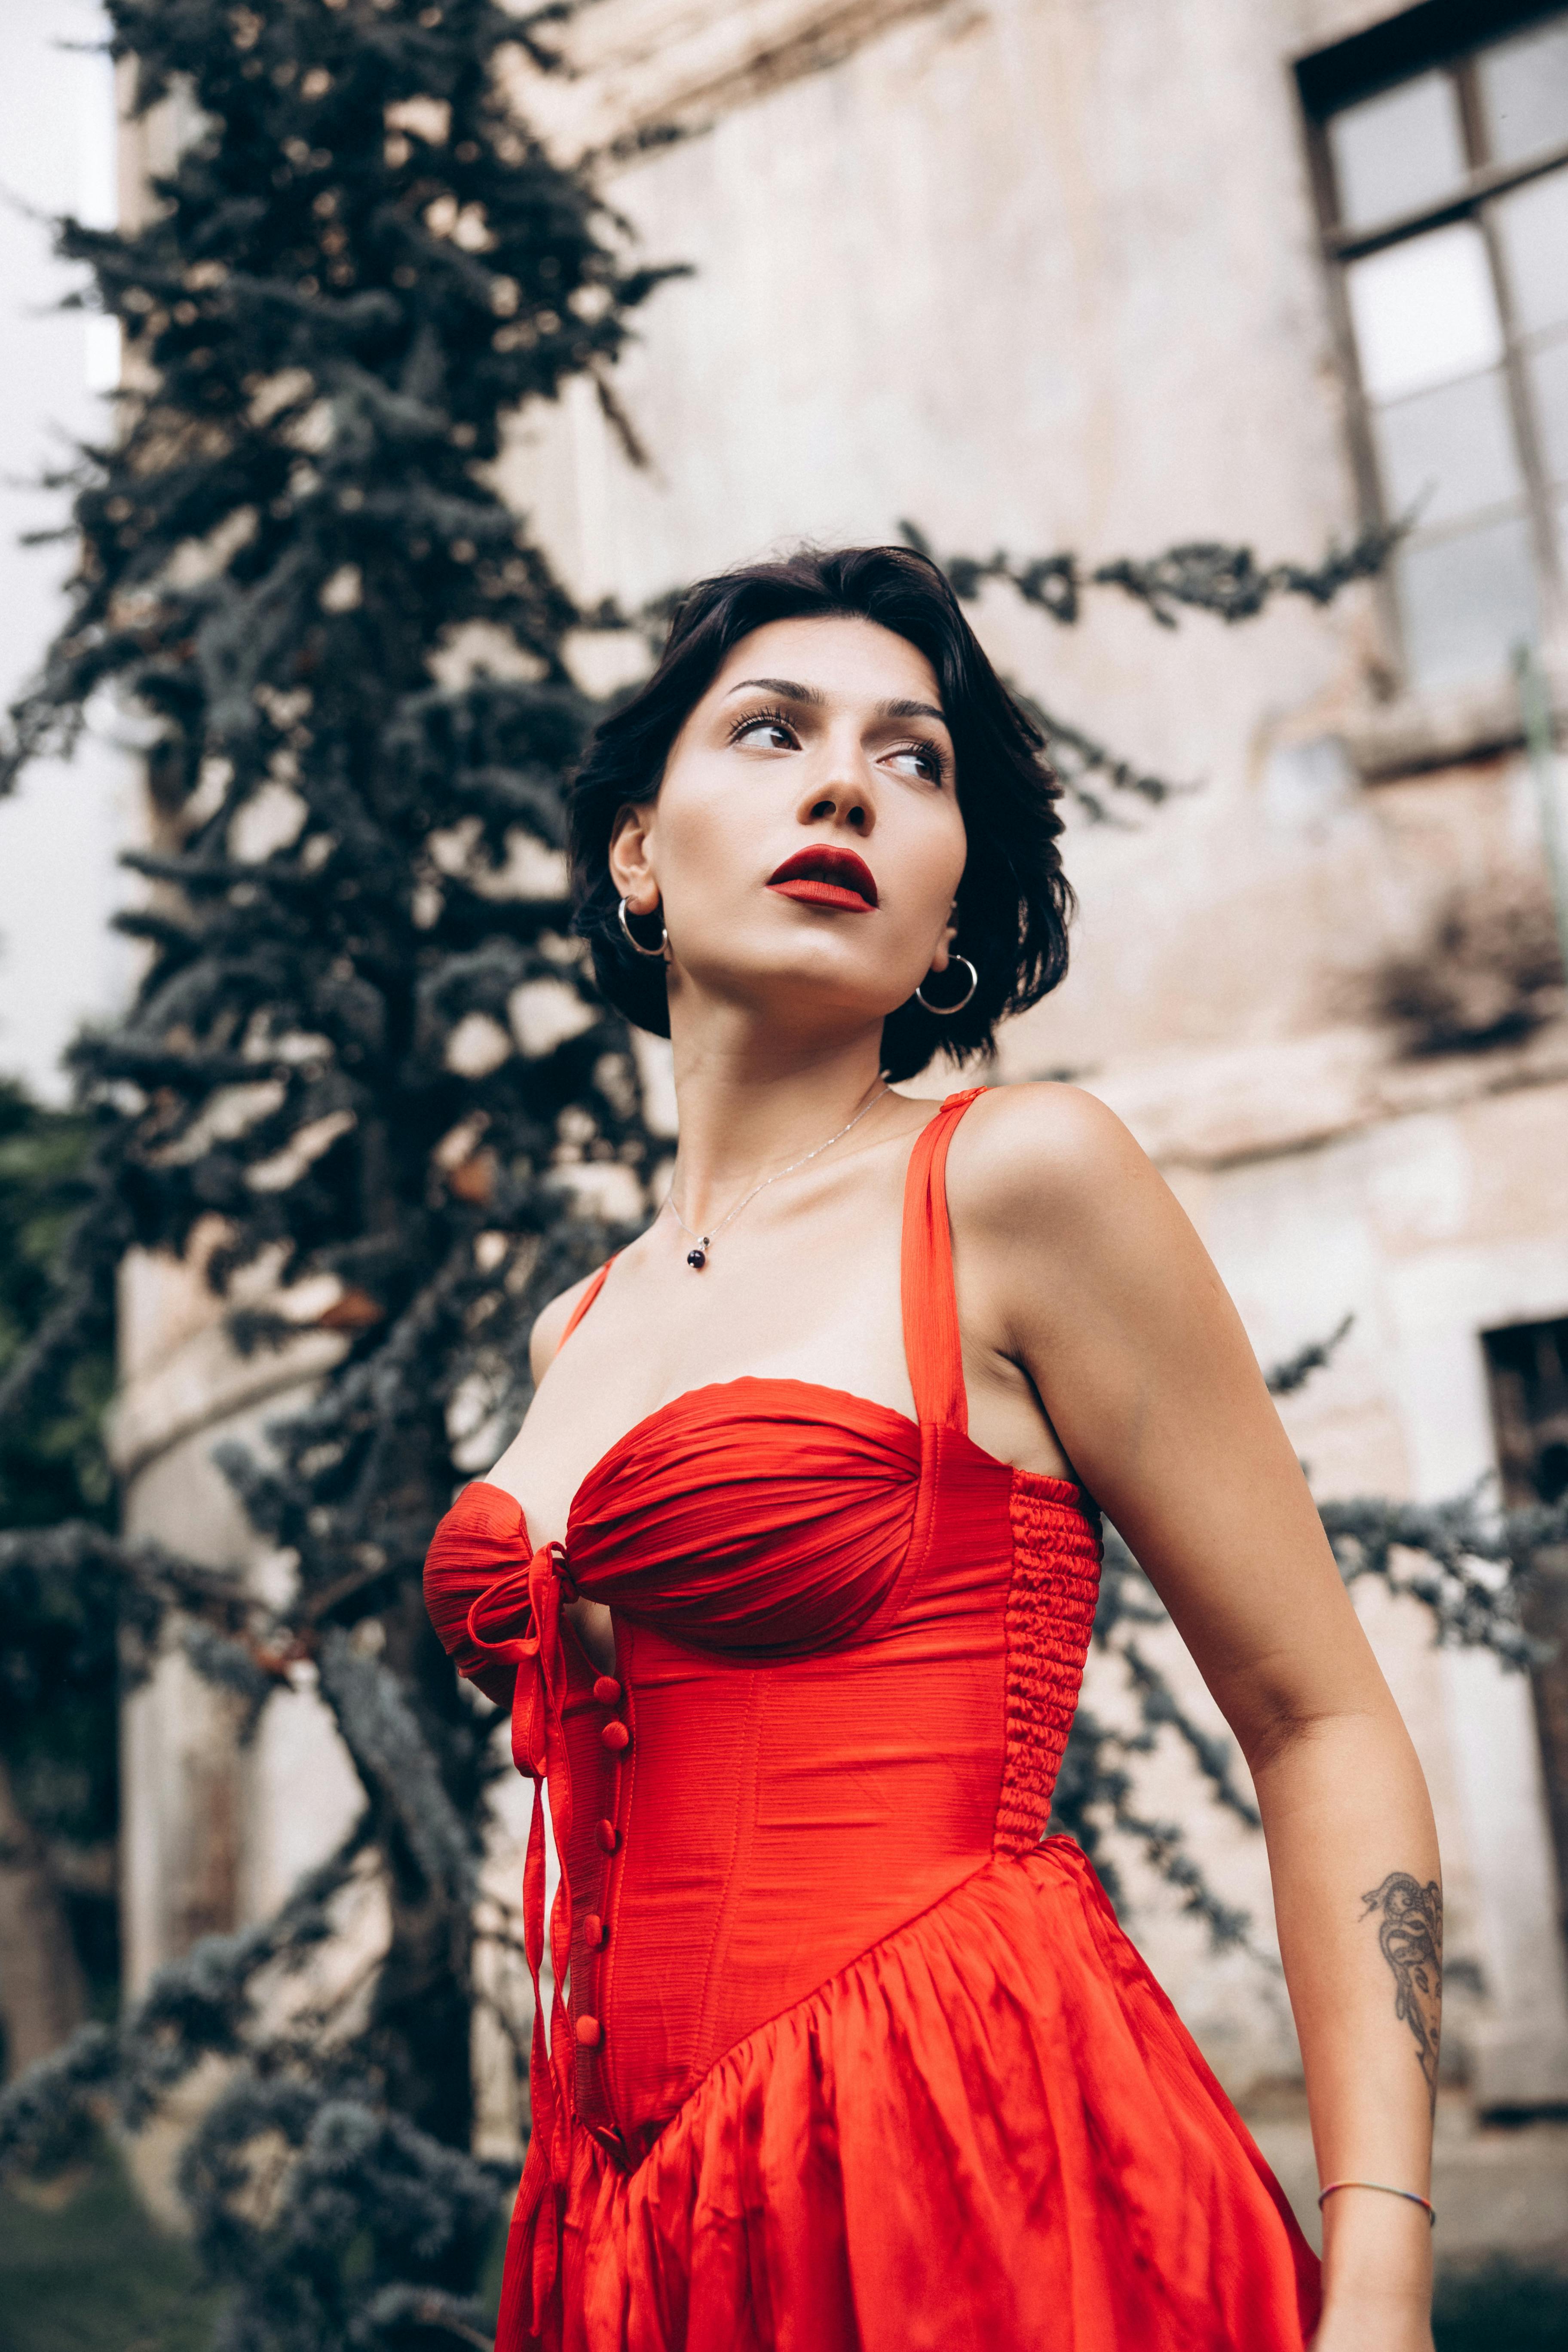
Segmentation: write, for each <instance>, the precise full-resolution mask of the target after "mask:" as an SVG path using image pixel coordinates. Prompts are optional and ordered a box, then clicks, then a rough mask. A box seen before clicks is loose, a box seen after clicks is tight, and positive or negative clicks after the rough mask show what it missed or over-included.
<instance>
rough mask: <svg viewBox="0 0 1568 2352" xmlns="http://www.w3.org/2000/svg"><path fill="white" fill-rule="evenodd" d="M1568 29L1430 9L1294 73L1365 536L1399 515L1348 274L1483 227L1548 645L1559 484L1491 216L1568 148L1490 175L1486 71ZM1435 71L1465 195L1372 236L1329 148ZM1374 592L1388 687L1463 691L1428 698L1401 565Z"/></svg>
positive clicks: (1565, 582) (1560, 609)
mask: <svg viewBox="0 0 1568 2352" xmlns="http://www.w3.org/2000/svg"><path fill="white" fill-rule="evenodd" d="M1558 18H1561V19H1562V20H1563V24H1564V26H1568V5H1565V0H1531V5H1522V6H1516V7H1514V8H1511V9H1510V8H1507V7H1501V8H1500V7H1499V6H1497V5H1496V0H1491V4H1490V5H1489V0H1425V5H1421V6H1418V7H1415V8H1410V9H1406V10H1405V11H1403V12H1402V13H1401V14H1400V15H1398V16H1393V17H1389V18H1386V19H1384V22H1383V23H1381V24H1379V25H1376V26H1373V27H1371V28H1370V30H1369V31H1367V32H1364V33H1361V34H1357V35H1355V36H1353V37H1352V38H1351V39H1349V40H1347V41H1342V42H1340V43H1338V44H1336V45H1335V46H1334V47H1332V48H1330V49H1325V50H1319V51H1317V52H1315V53H1314V54H1313V55H1311V56H1310V57H1308V58H1301V59H1300V60H1299V61H1298V63H1297V65H1296V68H1295V77H1296V84H1297V90H1298V94H1299V97H1300V105H1301V110H1302V116H1303V120H1304V122H1305V128H1306V138H1307V158H1308V165H1309V171H1310V179H1311V186H1312V195H1313V202H1314V205H1315V207H1316V211H1317V217H1318V232H1319V243H1320V250H1321V256H1322V260H1323V265H1324V274H1325V277H1326V278H1327V281H1328V289H1329V309H1330V315H1331V324H1332V329H1333V336H1334V341H1335V344H1336V347H1337V350H1338V354H1339V359H1340V364H1341V369H1342V379H1343V382H1344V385H1345V389H1346V395H1347V397H1346V422H1347V426H1348V431H1349V440H1350V453H1351V466H1352V475H1353V478H1354V481H1355V488H1356V498H1357V501H1358V504H1359V506H1360V509H1361V513H1362V519H1363V527H1365V528H1368V529H1372V530H1386V529H1388V528H1389V527H1390V525H1391V524H1392V523H1393V522H1394V520H1396V518H1395V517H1394V516H1393V515H1391V514H1390V513H1389V511H1388V505H1387V500H1386V499H1385V497H1384V488H1383V479H1382V470H1381V467H1380V466H1379V463H1378V457H1377V451H1376V446H1375V442H1374V439H1373V422H1372V415H1373V403H1372V402H1371V401H1370V400H1369V398H1368V396H1367V392H1366V387H1365V384H1364V383H1363V378H1362V371H1361V357H1360V352H1359V351H1358V348H1357V344H1356V338H1355V330H1354V325H1353V322H1352V318H1351V309H1350V297H1349V292H1348V289H1347V285H1346V270H1347V268H1348V267H1349V265H1350V264H1351V263H1352V262H1353V261H1360V260H1363V259H1364V258H1365V257H1367V256H1368V255H1370V254H1373V253H1380V252H1383V251H1384V250H1385V249H1386V248H1387V247H1390V246H1394V245H1401V244H1404V243H1405V242H1406V241H1407V240H1409V239H1411V238H1413V237H1415V236H1422V235H1425V234H1426V233H1427V232H1429V231H1431V230H1434V229H1438V228H1446V227H1447V226H1450V225H1451V224H1452V223H1454V222H1457V221H1473V222H1474V223H1475V224H1476V226H1478V227H1479V230H1480V233H1481V236H1482V238H1483V240H1484V242H1485V246H1486V250H1487V257H1488V260H1489V264H1490V268H1491V275H1492V285H1493V289H1494V292H1495V295H1496V299H1497V303H1498V313H1499V320H1500V326H1501V329H1502V336H1503V358H1502V371H1503V380H1504V383H1505V384H1506V386H1507V391H1508V404H1509V413H1510V423H1511V425H1512V426H1513V431H1514V436H1515V442H1516V446H1517V448H1518V452H1519V459H1520V468H1521V474H1522V477H1523V481H1524V499H1525V504H1526V510H1527V520H1528V524H1529V530H1530V540H1531V552H1532V554H1533V557H1534V562H1535V572H1536V588H1537V593H1538V596H1539V600H1540V605H1541V618H1542V638H1543V640H1545V641H1546V643H1547V644H1549V645H1550V644H1551V643H1552V642H1553V641H1555V640H1559V639H1560V638H1562V636H1563V635H1564V632H1565V630H1568V577H1565V574H1564V559H1563V552H1562V551H1561V550H1560V548H1559V544H1558V541H1557V536H1556V533H1555V532H1554V530H1553V527H1552V513H1553V495H1552V482H1551V480H1550V479H1549V478H1548V476H1547V472H1546V467H1545V464H1544V459H1543V455H1542V447H1541V439H1540V435H1539V433H1538V431H1537V429H1536V423H1535V415H1534V410H1533V405H1532V402H1531V394H1530V390H1529V387H1528V384H1527V382H1526V377H1525V354H1524V352H1523V350H1522V349H1521V339H1520V335H1519V331H1518V327H1517V322H1516V320H1515V318H1514V314H1513V303H1512V297H1511V293H1510V287H1509V281H1508V274H1507V271H1506V269H1505V268H1504V266H1503V257H1502V251H1501V244H1500V236H1499V233H1498V228H1497V223H1496V219H1495V216H1494V215H1493V213H1492V210H1491V207H1492V205H1494V204H1495V203H1496V201H1497V200H1498V199H1499V198H1500V197H1501V196H1504V195H1510V194H1512V193H1513V191H1514V190H1515V189H1516V188H1521V187H1525V186H1528V185H1529V184H1530V183H1531V181H1534V180H1539V179H1544V178H1546V177H1547V176H1548V175H1549V174H1550V173H1553V172H1558V171H1563V170H1564V169H1568V139H1564V140H1563V141H1562V142H1559V143H1558V144H1557V145H1556V146H1554V147H1552V148H1550V149H1542V150H1540V151H1538V152H1536V153H1534V154H1532V155H1530V156H1527V157H1524V158H1522V159H1521V160H1519V161H1517V162H1514V163H1489V162H1488V160H1487V156H1486V129H1485V120H1484V115H1483V111H1482V101H1481V89H1480V80H1479V71H1478V59H1479V56H1480V53H1481V52H1482V51H1483V50H1488V49H1493V48H1498V47H1501V46H1502V45H1503V44H1504V43H1505V42H1506V41H1509V40H1511V39H1512V38H1513V37H1514V36H1515V35H1516V34H1520V33H1524V32H1529V31H1531V29H1533V28H1535V27H1538V26H1540V27H1543V26H1546V25H1549V24H1551V23H1552V22H1553V21H1554V20H1555V19H1558ZM1434 70H1439V71H1444V72H1447V73H1449V74H1451V75H1452V76H1453V78H1454V81H1455V83H1456V86H1457V94H1458V108H1459V122H1460V131H1461V136H1462V137H1463V140H1464V144H1465V157H1466V163H1467V165H1468V170H1467V173H1466V177H1465V180H1464V182H1463V184H1461V185H1460V186H1459V187H1458V188H1457V189H1455V190H1454V191H1453V192H1452V194H1448V195H1446V196H1444V197H1442V198H1441V199H1440V200H1439V201H1437V202H1436V203H1435V204H1430V205H1418V206H1416V207H1415V208H1414V209H1412V210H1410V211H1407V212H1405V213H1400V214H1394V215H1390V216H1389V217H1387V218H1386V219H1384V220H1380V221H1374V222H1373V223H1371V224H1370V225H1368V226H1363V227H1359V228H1353V229H1352V228H1346V227H1342V226H1341V206H1340V195H1339V188H1338V185H1337V181H1336V174H1335V171H1334V162H1333V153H1332V150H1331V145H1330V140H1329V125H1330V122H1331V120H1332V119H1333V117H1334V116H1335V115H1338V114H1341V113H1343V112H1344V111H1345V110H1347V109H1348V108H1350V107H1352V106H1354V105H1356V104H1358V103H1359V102H1360V101H1361V100H1363V99H1369V98H1376V97H1380V96H1382V95H1383V94H1384V92H1386V91H1389V90H1394V89H1399V88H1401V87H1402V86H1403V85H1404V84H1405V83H1406V82H1411V81H1415V80H1416V79H1418V78H1419V77H1420V76H1421V75H1423V74H1426V73H1429V72H1432V71H1434ZM1375 594H1376V599H1377V604H1378V609H1379V614H1380V617H1381V620H1382V624H1383V633H1384V643H1385V646H1386V648H1387V651H1388V654H1389V656H1391V658H1390V661H1389V665H1388V667H1389V673H1390V678H1391V682H1392V683H1393V684H1394V686H1395V688H1396V689H1397V691H1398V692H1400V693H1401V694H1403V695H1406V696H1414V697H1417V698H1430V697H1433V696H1442V695H1448V694H1451V693H1452V692H1454V691H1455V690H1456V689H1455V688H1447V687H1429V686H1424V685H1422V684H1421V683H1419V682H1418V681H1416V680H1415V679H1414V678H1413V677H1411V674H1410V664H1409V656H1408V652H1407V649H1406V646H1405V628H1404V622H1403V617H1402V615H1401V613H1400V609H1399V600H1398V592H1397V589H1396V587H1395V583H1394V574H1393V568H1392V566H1387V567H1385V568H1384V571H1383V572H1381V573H1380V574H1379V575H1378V578H1377V582H1376V585H1375ZM1505 676H1506V665H1500V667H1499V668H1498V669H1497V670H1495V671H1493V672H1491V673H1490V674H1486V673H1478V675H1477V677H1475V678H1474V679H1473V680H1471V681H1470V682H1469V685H1468V688H1459V689H1458V690H1459V691H1461V692H1465V691H1471V692H1473V691H1475V690H1476V689H1478V688H1479V689H1481V690H1483V691H1484V690H1485V689H1486V688H1488V687H1489V686H1495V685H1496V684H1497V683H1498V682H1499V681H1500V679H1502V678H1503V677H1505Z"/></svg>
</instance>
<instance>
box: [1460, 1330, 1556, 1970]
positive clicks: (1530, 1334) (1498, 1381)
mask: <svg viewBox="0 0 1568 2352" xmlns="http://www.w3.org/2000/svg"><path fill="white" fill-rule="evenodd" d="M1481 1344H1482V1346H1483V1348H1484V1349H1485V1350H1486V1360H1487V1378H1488V1383H1489V1388H1490V1391H1491V1407H1492V1427H1493V1430H1494V1431H1495V1433H1496V1437H1497V1454H1498V1469H1499V1472H1500V1477H1501V1482H1502V1496H1503V1501H1504V1502H1505V1503H1506V1504H1507V1505H1508V1507H1510V1510H1524V1509H1528V1508H1529V1507H1530V1506H1531V1504H1532V1503H1533V1504H1540V1503H1560V1502H1562V1500H1563V1497H1564V1496H1565V1495H1568V1315H1565V1316H1560V1317H1559V1318H1557V1320H1556V1321H1555V1322H1551V1323H1516V1324H1514V1325H1513V1326H1512V1327H1511V1328H1510V1329H1508V1330H1504V1331H1488V1332H1486V1333H1484V1334H1483V1337H1482V1341H1481ZM1524 1622H1525V1627H1526V1630H1527V1632H1529V1633H1531V1634H1533V1635H1534V1637H1535V1638H1536V1640H1538V1641H1541V1642H1545V1643H1552V1645H1553V1653H1554V1654H1553V1655H1552V1656H1551V1657H1550V1658H1548V1659H1546V1660H1544V1661H1543V1662H1542V1664H1540V1665H1537V1666H1534V1667H1532V1668H1531V1685H1532V1686H1533V1691H1534V1697H1535V1723H1536V1729H1537V1732H1538V1733H1539V1735H1540V1739H1541V1761H1542V1769H1543V1772H1544V1775H1545V1780H1546V1800H1547V1807H1548V1811H1549V1813H1550V1817H1551V1822H1552V1842H1553V1844H1554V1846H1555V1848H1556V1853H1557V1884H1558V1888H1559V1892H1560V1895H1562V1897H1563V1905H1564V1924H1565V1927H1568V1543H1564V1544H1556V1545H1553V1546H1552V1547H1551V1548H1549V1549H1546V1550H1544V1551H1542V1552H1539V1553H1537V1555H1536V1561H1535V1574H1534V1577H1533V1579H1532V1580H1531V1589H1530V1590H1529V1591H1527V1593H1526V1595H1525V1600H1524Z"/></svg>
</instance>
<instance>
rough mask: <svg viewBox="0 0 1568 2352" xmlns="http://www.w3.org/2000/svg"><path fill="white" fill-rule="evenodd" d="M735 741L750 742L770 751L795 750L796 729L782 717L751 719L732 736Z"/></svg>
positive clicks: (732, 740)
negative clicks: (785, 722) (790, 726)
mask: <svg viewBox="0 0 1568 2352" xmlns="http://www.w3.org/2000/svg"><path fill="white" fill-rule="evenodd" d="M730 740H731V742H733V743H750V744H752V745H753V746H761V747H762V748H764V749H765V750H767V751H794V750H795V730H794V729H793V728H789V727H786V726H785V725H784V720H783V719H747V721H746V723H745V725H744V726H743V727H738V728H737V729H736V730H735V732H734V734H733V735H732V736H731V739H730Z"/></svg>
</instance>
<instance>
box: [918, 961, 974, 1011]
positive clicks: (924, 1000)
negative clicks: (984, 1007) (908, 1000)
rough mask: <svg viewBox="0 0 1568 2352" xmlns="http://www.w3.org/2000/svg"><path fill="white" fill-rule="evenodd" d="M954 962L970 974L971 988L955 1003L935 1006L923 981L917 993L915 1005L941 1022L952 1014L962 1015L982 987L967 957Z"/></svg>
mask: <svg viewBox="0 0 1568 2352" xmlns="http://www.w3.org/2000/svg"><path fill="white" fill-rule="evenodd" d="M952 961H953V962H954V963H961V964H962V965H963V969H964V971H966V972H967V973H968V974H969V986H968V987H967V988H966V989H965V990H964V992H963V995H962V996H961V997H959V998H957V999H956V1000H955V1002H954V1003H952V1004H933V1003H931V1000H930V998H929V997H928V996H927V994H926V992H925V982H924V981H923V980H922V981H921V984H920V986H919V987H918V988H917V989H916V991H915V1003H917V1004H923V1005H924V1006H925V1009H926V1011H927V1012H928V1013H935V1015H936V1017H937V1019H938V1020H939V1021H945V1020H946V1019H947V1016H948V1014H949V1013H962V1012H963V1008H964V1006H965V1005H966V1004H967V1003H968V1002H969V1000H970V998H971V997H972V996H973V993H974V992H975V990H976V989H977V988H978V987H979V985H980V974H979V973H978V972H977V971H975V969H974V966H973V964H972V963H971V962H970V961H969V958H968V957H967V956H961V955H955V956H954V957H953V958H952Z"/></svg>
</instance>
